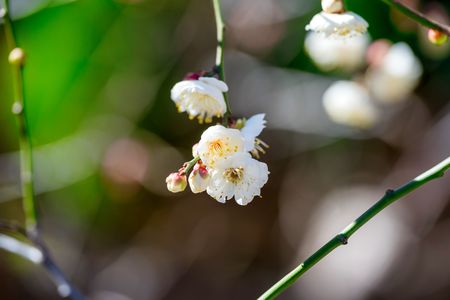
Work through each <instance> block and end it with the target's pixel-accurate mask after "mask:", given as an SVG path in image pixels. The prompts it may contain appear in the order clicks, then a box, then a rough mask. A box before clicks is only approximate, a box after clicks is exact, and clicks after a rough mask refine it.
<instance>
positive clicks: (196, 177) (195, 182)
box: [188, 163, 210, 194]
mask: <svg viewBox="0 0 450 300" xmlns="http://www.w3.org/2000/svg"><path fill="white" fill-rule="evenodd" d="M188 180H189V187H190V188H191V191H192V192H193V193H194V194H198V193H202V192H204V191H206V188H207V186H208V184H209V181H210V176H209V172H208V170H207V169H206V166H205V165H203V164H198V163H197V164H196V165H195V166H194V169H193V170H192V172H191V174H190V175H189V179H188Z"/></svg>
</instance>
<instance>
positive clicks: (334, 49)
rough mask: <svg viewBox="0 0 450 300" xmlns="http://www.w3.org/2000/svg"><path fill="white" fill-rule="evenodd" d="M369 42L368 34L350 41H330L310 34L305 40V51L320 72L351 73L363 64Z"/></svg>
mask: <svg viewBox="0 0 450 300" xmlns="http://www.w3.org/2000/svg"><path fill="white" fill-rule="evenodd" d="M369 41H370V38H369V35H368V34H361V35H357V36H355V37H353V38H351V39H330V38H328V37H326V36H324V35H323V34H318V33H316V32H310V33H308V35H307V36H306V39H305V49H306V52H307V53H308V55H309V56H310V57H311V59H312V60H313V61H314V63H315V64H316V65H317V66H318V67H319V68H320V69H321V70H322V71H326V72H329V71H333V70H336V69H339V70H342V71H345V72H352V71H355V70H356V69H358V68H359V67H361V66H362V65H363V64H364V56H365V52H366V49H367V47H368V45H369Z"/></svg>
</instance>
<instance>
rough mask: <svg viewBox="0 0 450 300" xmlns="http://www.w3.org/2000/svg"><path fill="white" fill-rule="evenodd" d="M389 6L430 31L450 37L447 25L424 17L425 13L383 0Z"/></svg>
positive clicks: (449, 28)
mask: <svg viewBox="0 0 450 300" xmlns="http://www.w3.org/2000/svg"><path fill="white" fill-rule="evenodd" d="M381 1H383V2H384V3H386V4H387V5H389V6H391V7H394V8H396V9H397V10H399V11H400V12H402V13H403V14H405V15H406V16H408V17H409V18H411V19H413V20H414V21H416V22H417V23H419V24H422V25H423V26H425V27H427V28H430V29H436V30H438V31H441V32H444V33H446V34H447V35H448V36H450V26H448V25H446V24H442V23H440V22H437V21H435V20H431V19H430V18H429V17H427V16H426V15H424V14H423V13H421V12H419V11H417V10H415V9H412V8H410V7H408V6H406V5H404V4H403V3H402V2H401V1H398V0H381Z"/></svg>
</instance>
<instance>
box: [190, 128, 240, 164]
mask: <svg viewBox="0 0 450 300" xmlns="http://www.w3.org/2000/svg"><path fill="white" fill-rule="evenodd" d="M243 150H244V137H243V136H242V134H241V132H240V131H239V130H237V129H233V128H226V127H224V126H222V125H215V126H211V127H209V128H208V129H206V130H205V132H203V134H202V136H201V139H200V142H199V143H198V147H197V152H198V155H199V156H200V159H201V160H202V162H203V163H204V164H205V165H206V166H207V167H209V168H214V167H215V165H216V163H217V162H219V161H221V160H226V159H227V158H228V157H229V156H231V155H233V154H234V153H236V152H242V151H243Z"/></svg>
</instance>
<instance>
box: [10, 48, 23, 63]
mask: <svg viewBox="0 0 450 300" xmlns="http://www.w3.org/2000/svg"><path fill="white" fill-rule="evenodd" d="M8 60H9V63H10V64H12V65H14V66H22V65H23V64H24V62H25V52H24V51H23V49H22V48H14V49H12V51H11V52H10V53H9V57H8Z"/></svg>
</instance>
